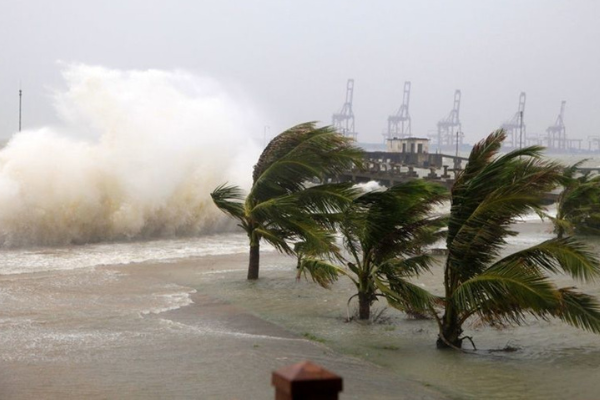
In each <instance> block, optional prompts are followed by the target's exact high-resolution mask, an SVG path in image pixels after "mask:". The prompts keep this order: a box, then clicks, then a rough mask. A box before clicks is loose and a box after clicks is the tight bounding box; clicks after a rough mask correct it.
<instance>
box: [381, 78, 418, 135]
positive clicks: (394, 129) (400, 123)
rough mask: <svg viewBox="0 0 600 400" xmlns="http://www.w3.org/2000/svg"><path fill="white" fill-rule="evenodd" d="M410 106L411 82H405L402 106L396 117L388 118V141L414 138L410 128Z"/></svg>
mask: <svg viewBox="0 0 600 400" xmlns="http://www.w3.org/2000/svg"><path fill="white" fill-rule="evenodd" d="M409 105H410V81H406V82H404V93H403V95H402V105H401V106H400V108H399V109H398V111H397V112H396V114H394V115H390V116H389V117H388V128H387V133H386V134H384V136H385V138H386V139H387V140H389V139H393V138H400V139H403V138H407V137H411V136H412V130H411V126H410V114H409V113H408V107H409Z"/></svg>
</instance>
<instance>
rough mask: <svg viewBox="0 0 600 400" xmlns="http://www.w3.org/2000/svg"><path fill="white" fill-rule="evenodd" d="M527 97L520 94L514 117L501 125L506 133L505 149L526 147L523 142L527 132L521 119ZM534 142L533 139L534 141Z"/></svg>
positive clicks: (523, 93) (522, 93)
mask: <svg viewBox="0 0 600 400" xmlns="http://www.w3.org/2000/svg"><path fill="white" fill-rule="evenodd" d="M526 99H527V95H526V94H525V92H521V94H520V95H519V108H518V109H517V112H516V113H515V115H514V116H513V117H512V119H510V120H509V121H506V122H505V123H503V124H502V125H501V128H502V129H503V130H504V132H506V140H505V142H504V146H505V147H511V148H513V149H515V148H521V147H523V146H524V145H526V142H525V140H526V139H527V132H526V129H525V128H526V127H525V123H524V122H523V117H524V115H525V100H526ZM534 140H535V139H534Z"/></svg>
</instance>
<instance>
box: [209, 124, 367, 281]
mask: <svg viewBox="0 0 600 400" xmlns="http://www.w3.org/2000/svg"><path fill="white" fill-rule="evenodd" d="M362 159H363V153H362V151H361V150H360V149H358V148H357V147H355V146H353V145H352V140H351V139H349V138H346V137H343V136H341V135H339V134H337V133H336V132H335V130H334V129H333V128H332V127H323V128H316V127H315V124H314V123H304V124H300V125H296V126H294V127H292V128H290V129H288V130H286V131H284V132H283V133H281V134H279V135H278V136H277V137H275V138H274V139H273V140H272V141H271V142H270V143H269V144H268V146H267V147H266V148H265V150H264V151H263V153H262V154H261V156H260V158H259V160H258V163H257V164H256V165H255V166H254V172H253V176H252V177H253V185H252V188H251V189H250V192H249V193H248V195H247V196H246V198H245V199H244V197H243V195H242V191H241V190H240V189H239V188H238V187H236V186H227V185H221V186H219V187H218V188H216V189H215V190H214V192H212V193H211V196H212V198H213V201H214V202H215V204H216V205H217V207H219V208H220V209H221V210H222V211H224V212H225V213H227V214H229V215H230V216H231V217H233V218H235V219H237V220H238V221H239V222H240V224H239V226H240V227H242V228H243V229H244V230H245V231H246V234H247V235H248V238H249V241H250V259H249V263H248V279H258V275H259V257H260V242H261V240H263V239H264V240H265V241H267V242H268V243H270V244H271V245H273V246H274V247H275V248H276V249H277V250H279V251H281V252H284V253H287V254H294V248H293V243H297V242H302V243H305V247H306V248H309V249H312V250H311V251H314V252H316V253H319V254H336V253H337V251H338V249H337V247H336V246H335V245H334V231H333V224H334V222H335V221H336V218H338V217H339V210H341V209H343V208H344V207H345V206H346V204H348V203H349V202H351V201H352V199H353V198H354V195H355V191H354V190H353V189H351V185H350V184H345V183H344V184H331V183H321V184H313V183H312V182H314V181H316V180H318V181H320V182H323V181H324V179H325V178H326V177H327V176H334V175H337V174H339V173H341V172H344V171H347V170H349V169H351V168H352V167H353V166H357V165H360V164H361V163H362Z"/></svg>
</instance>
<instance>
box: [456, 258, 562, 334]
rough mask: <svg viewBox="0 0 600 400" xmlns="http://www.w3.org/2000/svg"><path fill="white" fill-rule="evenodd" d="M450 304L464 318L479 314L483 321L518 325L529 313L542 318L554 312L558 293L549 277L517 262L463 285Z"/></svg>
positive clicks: (498, 266)
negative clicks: (545, 314)
mask: <svg viewBox="0 0 600 400" xmlns="http://www.w3.org/2000/svg"><path fill="white" fill-rule="evenodd" d="M448 301H452V302H453V303H454V304H456V306H457V309H460V310H462V312H463V314H464V315H471V314H472V313H477V314H478V315H480V317H481V318H482V319H484V320H485V319H488V320H489V319H492V320H493V319H505V320H506V321H508V322H513V323H519V322H520V320H521V319H522V316H523V313H524V312H526V311H527V312H531V313H533V314H537V315H543V314H544V313H546V312H547V310H549V309H553V308H554V307H555V306H556V302H557V294H556V287H555V286H554V285H553V284H552V282H550V280H548V278H546V277H545V276H543V275H540V274H539V273H538V271H536V270H535V269H527V268H523V267H522V265H520V264H519V263H517V262H515V263H507V264H502V265H497V266H496V268H493V269H491V268H490V269H488V270H487V271H485V272H483V273H481V274H479V275H477V276H474V277H472V278H471V279H469V280H467V281H465V282H463V283H462V284H461V285H460V286H459V287H458V288H457V289H456V290H455V291H454V293H453V294H452V296H451V298H450V299H449V300H448Z"/></svg>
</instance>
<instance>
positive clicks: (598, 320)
mask: <svg viewBox="0 0 600 400" xmlns="http://www.w3.org/2000/svg"><path fill="white" fill-rule="evenodd" d="M559 292H560V306H559V307H558V308H557V310H556V311H555V312H553V313H552V314H553V315H554V316H555V317H558V318H560V319H561V320H563V321H565V322H566V323H568V324H569V325H572V326H574V327H576V328H581V329H585V330H587V331H590V332H594V333H600V303H599V302H598V300H597V299H596V298H595V297H593V296H589V295H587V294H585V293H579V292H575V291H574V290H573V289H572V288H562V289H560V290H559Z"/></svg>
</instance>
